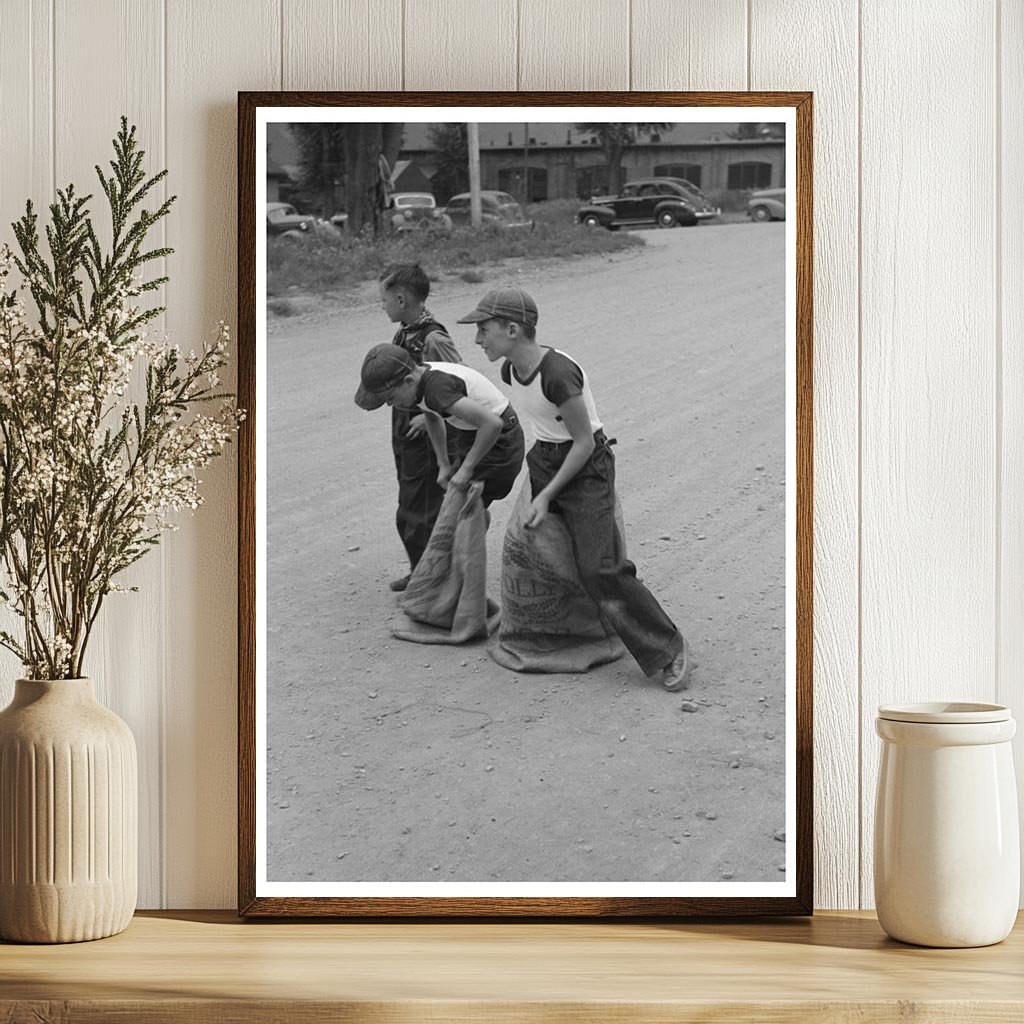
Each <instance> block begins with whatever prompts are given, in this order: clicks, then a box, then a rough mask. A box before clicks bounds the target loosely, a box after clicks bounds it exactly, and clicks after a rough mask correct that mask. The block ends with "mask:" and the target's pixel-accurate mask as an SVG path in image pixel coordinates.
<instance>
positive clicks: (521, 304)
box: [458, 287, 540, 327]
mask: <svg viewBox="0 0 1024 1024" xmlns="http://www.w3.org/2000/svg"><path fill="white" fill-rule="evenodd" d="M496 316H500V317H502V318H504V319H505V320H514V321H515V322H516V323H518V324H526V325H527V326H528V327H533V326H534V325H535V324H536V323H537V320H538V319H539V316H540V315H539V314H538V312H537V303H536V302H534V301H533V299H532V298H531V296H530V295H529V294H528V293H526V292H524V291H523V289H522V288H514V287H510V288H495V289H494V291H490V292H488V293H487V294H486V295H485V296H484V297H483V298H482V299H481V300H480V301H479V302H478V303H477V307H476V309H474V310H473V312H472V313H467V314H466V315H465V316H464V317H462V318H461V319H460V320H459V321H458V322H459V323H460V324H478V323H481V322H482V321H484V320H490V319H492V318H493V317H496Z"/></svg>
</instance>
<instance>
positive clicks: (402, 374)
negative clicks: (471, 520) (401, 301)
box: [361, 345, 526, 506]
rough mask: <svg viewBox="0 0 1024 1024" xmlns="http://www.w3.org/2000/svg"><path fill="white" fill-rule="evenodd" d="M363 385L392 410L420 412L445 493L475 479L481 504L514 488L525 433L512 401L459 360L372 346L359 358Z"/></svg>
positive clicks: (438, 476) (488, 502)
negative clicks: (425, 359) (426, 359)
mask: <svg viewBox="0 0 1024 1024" xmlns="http://www.w3.org/2000/svg"><path fill="white" fill-rule="evenodd" d="M361 383H362V388H361V389H362V390H363V391H364V392H366V393H368V394H371V395H374V396H376V397H378V398H380V399H381V400H382V401H383V402H386V403H387V404H388V405H389V406H391V407H392V408H394V409H406V410H413V411H415V410H421V411H422V412H423V414H424V416H425V417H426V428H427V436H428V437H429V438H430V443H431V447H432V448H433V450H434V454H435V456H436V458H437V464H438V474H437V482H438V484H439V485H440V486H441V487H442V488H444V489H447V488H448V487H458V488H466V487H468V486H469V484H470V483H471V482H473V481H474V480H480V481H482V482H483V485H484V487H483V494H482V497H483V502H484V505H485V506H487V505H490V504H491V502H493V501H496V500H498V499H499V498H504V497H505V496H506V495H507V494H508V493H509V491H511V490H512V486H513V484H514V483H515V480H516V477H517V476H518V475H519V471H520V469H521V468H522V465H523V455H524V452H525V448H526V445H525V441H524V439H523V428H522V427H521V426H520V424H519V418H518V416H516V413H515V410H514V409H513V408H512V405H511V403H510V402H509V400H508V399H507V398H506V397H505V396H504V395H503V394H502V393H501V392H500V391H499V390H498V389H497V388H496V387H495V386H494V385H493V384H492V383H491V382H490V381H489V380H488V379H487V378H486V377H485V376H484V375H483V374H482V373H478V372H477V371H476V370H474V369H472V368H471V367H469V366H465V365H464V364H462V363H444V362H432V361H430V362H424V363H417V362H416V360H415V359H414V358H413V357H412V356H411V355H410V354H409V353H408V352H407V351H405V349H403V348H401V347H399V346H398V345H375V346H374V347H373V348H372V349H370V351H369V352H368V353H367V354H366V358H365V359H364V361H363V368H362V372H361ZM446 423H447V425H448V427H449V428H451V429H450V430H446V427H445V424H446Z"/></svg>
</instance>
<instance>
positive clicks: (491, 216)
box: [445, 188, 533, 230]
mask: <svg viewBox="0 0 1024 1024" xmlns="http://www.w3.org/2000/svg"><path fill="white" fill-rule="evenodd" d="M445 212H446V213H447V214H448V216H449V217H450V218H451V221H452V223H453V224H454V225H456V226H457V227H469V216H470V214H469V193H468V192H460V193H459V194H458V195H455V196H452V197H451V199H449V200H448V204H447V206H445ZM480 223H481V225H482V226H483V227H496V228H500V229H502V230H507V229H511V230H516V229H519V228H532V227H533V221H532V220H527V219H526V214H524V213H523V208H522V207H521V206H520V205H519V203H518V202H517V200H516V198H515V196H510V195H509V194H508V193H507V192H498V191H495V190H494V189H486V188H484V189H481V190H480Z"/></svg>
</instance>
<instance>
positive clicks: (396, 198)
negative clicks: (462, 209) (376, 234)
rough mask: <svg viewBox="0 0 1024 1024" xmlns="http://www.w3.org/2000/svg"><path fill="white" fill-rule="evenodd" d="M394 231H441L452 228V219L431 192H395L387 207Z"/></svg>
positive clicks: (389, 221) (400, 232)
mask: <svg viewBox="0 0 1024 1024" xmlns="http://www.w3.org/2000/svg"><path fill="white" fill-rule="evenodd" d="M387 217H388V223H389V224H390V226H391V230H392V231H397V232H398V233H399V234H404V233H405V232H407V231H439V232H444V233H447V232H449V231H451V229H452V219H451V217H449V216H448V214H447V213H445V211H444V210H442V209H440V208H439V207H438V205H437V200H436V199H435V198H434V197H433V196H432V195H431V194H430V193H429V192H395V193H393V194H392V196H391V201H390V202H389V203H388V208H387Z"/></svg>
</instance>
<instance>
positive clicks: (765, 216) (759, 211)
mask: <svg viewBox="0 0 1024 1024" xmlns="http://www.w3.org/2000/svg"><path fill="white" fill-rule="evenodd" d="M750 216H751V217H753V218H754V220H756V221H759V222H761V223H764V221H766V220H771V219H772V215H771V214H770V213H769V212H768V207H767V206H755V207H754V208H753V209H752V210H751V211H750Z"/></svg>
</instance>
